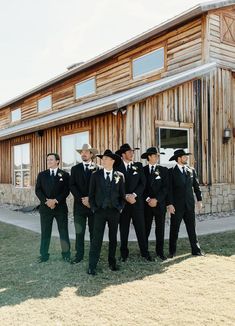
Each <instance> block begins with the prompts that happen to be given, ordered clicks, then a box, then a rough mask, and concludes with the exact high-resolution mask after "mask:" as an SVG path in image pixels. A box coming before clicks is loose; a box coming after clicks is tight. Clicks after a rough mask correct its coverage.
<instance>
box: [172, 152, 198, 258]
mask: <svg viewBox="0 0 235 326" xmlns="http://www.w3.org/2000/svg"><path fill="white" fill-rule="evenodd" d="M188 155H191V154H190V153H186V152H185V151H184V150H183V149H178V150H176V151H175V152H174V155H173V156H172V157H171V158H170V161H174V160H175V161H176V162H177V164H176V166H175V167H173V168H171V169H169V204H170V205H169V206H168V208H169V212H170V213H171V223H170V240H169V258H173V257H174V256H175V254H176V243H177V239H178V233H179V228H180V224H181V221H182V219H183V220H184V223H185V225H186V229H187V233H188V237H189V241H190V245H191V252H192V255H194V256H202V255H203V253H202V251H201V249H200V245H199V242H198V239H197V235H196V230H195V202H194V194H193V190H194V193H195V195H196V197H197V201H198V203H197V204H198V209H199V210H200V209H201V207H202V194H201V190H200V186H199V182H198V180H197V175H196V172H195V170H194V169H193V168H191V167H189V166H188V165H187V161H188Z"/></svg>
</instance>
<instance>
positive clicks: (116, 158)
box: [96, 149, 122, 165]
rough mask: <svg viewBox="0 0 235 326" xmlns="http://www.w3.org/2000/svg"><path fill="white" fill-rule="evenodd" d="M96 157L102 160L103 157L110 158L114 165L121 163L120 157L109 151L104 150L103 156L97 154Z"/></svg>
mask: <svg viewBox="0 0 235 326" xmlns="http://www.w3.org/2000/svg"><path fill="white" fill-rule="evenodd" d="M96 156H97V157H99V158H101V159H102V158H103V156H108V157H111V159H113V160H114V161H115V165H119V164H121V161H122V159H121V157H120V156H119V155H117V154H115V153H113V152H112V151H111V150H110V149H106V150H105V151H104V154H98V155H96Z"/></svg>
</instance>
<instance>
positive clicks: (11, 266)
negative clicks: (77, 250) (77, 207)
mask: <svg viewBox="0 0 235 326" xmlns="http://www.w3.org/2000/svg"><path fill="white" fill-rule="evenodd" d="M0 230H1V233H0V243H1V247H0V306H6V305H16V304H20V303H21V302H24V301H26V300H29V299H44V298H56V297H57V296H59V294H60V292H61V291H62V290H63V289H64V288H71V287H72V288H75V292H76V294H77V295H79V296H84V297H92V296H95V295H98V294H100V293H101V292H102V291H103V290H104V289H105V288H107V287H109V286H111V285H118V284H123V283H127V282H132V281H135V280H141V279H144V278H145V277H148V276H151V275H154V274H157V273H158V274H160V273H164V272H165V271H166V270H167V269H168V268H170V267H171V266H172V265H175V264H179V263H181V262H182V261H184V260H186V259H187V260H188V259H198V258H192V256H191V255H190V254H189V252H190V248H189V243H188V240H187V239H179V241H178V252H177V257H175V258H174V259H171V260H167V261H165V262H163V263H160V262H157V261H156V262H146V261H143V260H142V258H140V257H139V250H138V245H137V243H130V246H129V247H130V258H129V260H128V261H127V262H126V263H120V271H117V272H112V271H110V270H109V269H108V263H107V249H108V246H107V243H104V244H103V248H102V254H101V259H100V262H99V265H98V274H97V276H95V277H93V276H89V275H87V273H86V270H87V264H88V261H87V255H88V250H89V244H88V243H86V257H85V259H84V261H83V262H81V263H80V264H77V265H70V264H68V263H65V262H63V261H62V259H61V256H60V244H59V240H58V239H57V238H52V241H51V246H50V252H51V256H50V260H49V261H48V262H46V263H43V264H38V263H37V262H36V257H37V253H38V248H39V242H40V236H39V235H38V234H36V233H34V232H31V231H28V230H24V229H20V228H17V227H15V226H12V225H7V224H4V223H0ZM199 240H200V244H201V247H202V248H203V250H204V251H205V252H206V253H207V254H213V255H217V256H227V257H229V256H231V255H234V254H235V231H233V232H232V231H231V232H226V233H219V234H213V235H207V236H201V237H199ZM72 246H73V247H74V242H72ZM165 246H166V248H167V246H168V241H166V244H165ZM154 248H155V246H154V242H151V243H150V252H151V253H152V254H153V252H154ZM166 252H167V249H166ZM118 255H119V253H118V252H117V256H118ZM203 259H206V257H203Z"/></svg>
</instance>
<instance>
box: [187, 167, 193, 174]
mask: <svg viewBox="0 0 235 326" xmlns="http://www.w3.org/2000/svg"><path fill="white" fill-rule="evenodd" d="M185 171H186V173H189V174H190V175H191V176H192V175H193V170H192V169H190V168H189V167H188V166H186V167H185Z"/></svg>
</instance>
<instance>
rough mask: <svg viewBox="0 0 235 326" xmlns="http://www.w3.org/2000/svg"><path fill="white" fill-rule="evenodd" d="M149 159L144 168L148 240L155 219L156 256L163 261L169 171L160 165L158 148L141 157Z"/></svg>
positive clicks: (153, 148)
mask: <svg viewBox="0 0 235 326" xmlns="http://www.w3.org/2000/svg"><path fill="white" fill-rule="evenodd" d="M141 158H142V159H147V161H148V164H147V165H146V166H145V167H144V173H145V176H146V180H147V182H146V187H145V191H144V203H145V209H144V217H145V232H146V239H147V242H148V238H149V235H150V232H151V227H152V222H153V218H155V235H156V254H157V257H158V258H160V259H161V260H166V259H167V258H166V256H165V255H164V232H165V215H166V197H167V194H168V186H169V184H168V183H169V180H168V169H167V168H166V167H163V166H161V165H158V161H159V158H160V153H159V151H158V149H157V148H156V147H150V148H148V149H147V151H146V152H145V153H143V154H142V155H141Z"/></svg>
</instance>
